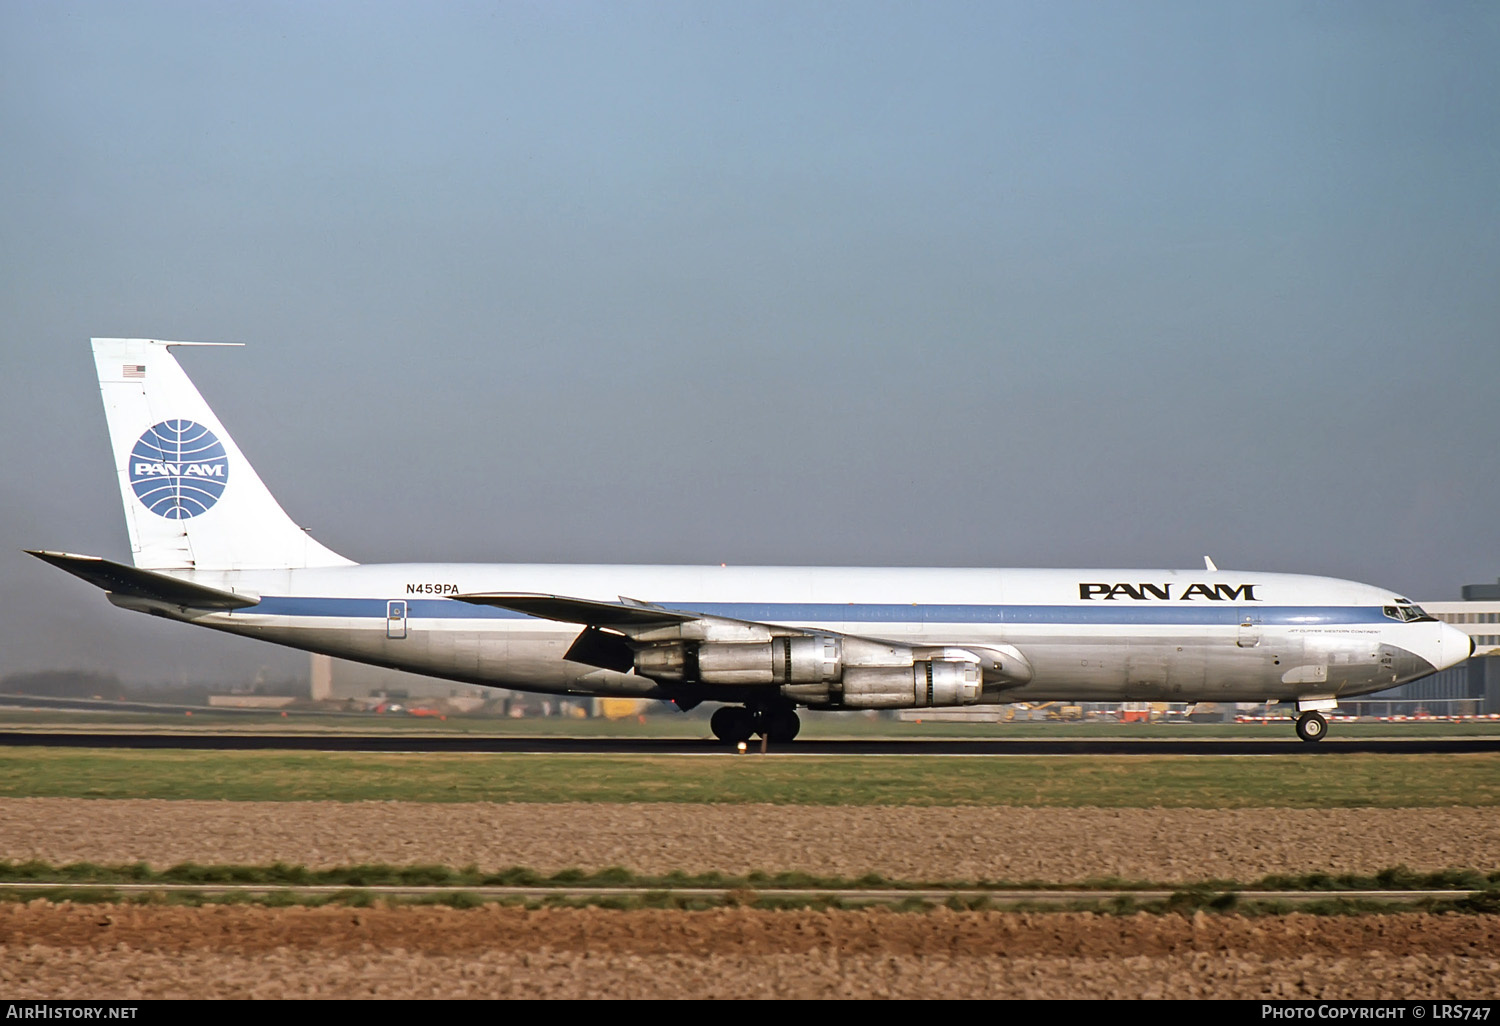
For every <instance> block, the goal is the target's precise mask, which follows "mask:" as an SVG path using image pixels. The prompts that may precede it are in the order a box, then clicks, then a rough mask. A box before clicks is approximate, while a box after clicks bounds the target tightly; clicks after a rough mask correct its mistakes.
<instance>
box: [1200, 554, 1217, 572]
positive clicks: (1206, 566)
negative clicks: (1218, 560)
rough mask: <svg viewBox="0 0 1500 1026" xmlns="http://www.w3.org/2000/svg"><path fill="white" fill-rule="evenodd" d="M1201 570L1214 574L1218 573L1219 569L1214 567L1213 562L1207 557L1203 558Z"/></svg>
mask: <svg viewBox="0 0 1500 1026" xmlns="http://www.w3.org/2000/svg"><path fill="white" fill-rule="evenodd" d="M1203 568H1204V569H1205V570H1212V571H1213V572H1214V573H1218V572H1219V568H1218V567H1216V566H1214V561H1213V560H1212V559H1210V558H1209V557H1207V556H1204V557H1203Z"/></svg>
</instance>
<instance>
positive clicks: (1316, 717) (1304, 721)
mask: <svg viewBox="0 0 1500 1026" xmlns="http://www.w3.org/2000/svg"><path fill="white" fill-rule="evenodd" d="M1327 733H1328V721H1327V720H1325V719H1324V718H1323V714H1322V713H1318V712H1305V713H1303V714H1302V715H1301V716H1298V717H1297V736H1298V737H1300V738H1301V739H1302V740H1304V741H1321V740H1323V736H1324V735H1325V734H1327Z"/></svg>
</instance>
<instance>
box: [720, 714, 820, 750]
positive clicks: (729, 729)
mask: <svg viewBox="0 0 1500 1026" xmlns="http://www.w3.org/2000/svg"><path fill="white" fill-rule="evenodd" d="M708 725H709V727H710V728H712V730H713V732H714V737H716V738H718V739H719V740H720V741H728V742H729V743H730V744H738V743H739V742H741V741H749V740H750V738H751V737H753V736H754V735H756V734H763V735H765V738H766V740H767V741H775V742H778V743H781V742H785V741H790V740H792V739H793V738H794V737H796V736H797V732H798V731H799V730H801V729H802V721H801V720H800V719H799V718H798V717H797V710H796V708H795V707H794V706H791V705H770V706H767V705H725V706H720V707H719V708H718V709H715V710H714V714H713V717H712V718H711V719H710V720H709V721H708Z"/></svg>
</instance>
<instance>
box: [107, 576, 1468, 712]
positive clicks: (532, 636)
mask: <svg viewBox="0 0 1500 1026" xmlns="http://www.w3.org/2000/svg"><path fill="white" fill-rule="evenodd" d="M172 576H174V577H179V578H181V579H183V580H189V581H192V582H194V583H197V584H203V585H208V586H210V587H214V588H219V589H221V590H225V591H228V590H233V591H237V592H246V593H252V594H253V595H255V596H257V597H258V598H259V602H258V604H256V605H254V606H251V607H249V608H246V609H241V610H235V611H232V612H213V613H203V612H191V611H189V612H174V611H173V610H172V609H170V608H164V607H162V606H160V605H157V604H152V603H146V604H145V605H144V606H143V604H142V603H140V602H137V601H133V600H129V599H119V598H117V599H115V601H117V602H118V603H119V604H120V605H124V606H128V607H133V608H147V607H149V608H150V611H153V612H158V613H161V614H164V615H168V616H175V617H176V618H179V619H185V620H189V621H191V622H194V623H198V624H201V625H203V626H207V627H213V628H217V629H220V630H226V631H231V632H233V633H236V634H242V635H245V636H248V637H254V638H260V639H262V640H266V641H271V642H275V643H277V644H282V645H288V646H291V647H294V648H299V649H305V650H308V651H312V652H321V653H326V654H329V655H334V656H340V657H344V658H348V659H355V660H360V661H363V662H367V663H374V664H377V665H382V666H390V667H396V668H400V669H404V670H411V671H415V672H418V673H424V674H430V675H432V676H437V677H443V678H448V679H452V680H458V681H465V682H469V683H474V684H481V685H489V686H496V687H505V688H513V689H519V690H526V691H539V692H554V693H575V694H588V695H633V696H654V697H660V698H671V697H684V696H687V697H694V698H699V699H703V700H710V701H714V700H718V701H743V700H746V699H747V697H754V696H756V695H768V696H769V695H774V694H775V693H776V690H775V687H774V686H771V687H770V690H769V691H767V690H766V689H765V688H756V687H748V688H747V687H723V686H713V685H706V684H699V685H680V684H679V685H674V686H670V687H664V686H662V685H660V684H658V683H657V682H656V681H654V680H652V679H650V678H647V677H644V676H640V675H638V674H636V673H634V672H619V671H616V670H608V669H600V668H598V667H595V666H590V665H586V664H583V663H578V662H573V661H569V660H566V659H564V658H563V656H564V653H566V652H567V651H568V649H569V647H570V645H571V644H572V643H573V641H574V639H575V638H577V637H578V635H579V632H580V630H581V629H582V628H581V627H580V625H579V624H577V623H565V622H556V621H553V620H548V619H540V618H537V617H534V616H527V615H525V614H522V613H517V612H511V611H508V610H504V609H497V608H493V607H488V606H481V605H471V604H468V603H466V602H461V601H455V600H454V599H452V598H449V597H446V596H450V595H455V594H473V593H484V592H508V593H542V594H550V595H565V596H572V597H575V598H580V599H592V600H597V601H603V602H611V603H617V602H620V601H621V600H622V599H624V600H626V601H639V602H647V603H652V604H654V605H657V606H661V607H665V608H667V609H675V610H688V611H692V612H695V613H699V614H708V615H715V616H722V617H731V618H735V619H739V620H747V621H758V622H762V623H768V624H777V625H785V626H792V627H798V628H804V629H808V630H813V631H828V632H831V633H837V634H841V635H852V636H858V637H864V638H874V639H880V640H884V641H889V642H893V643H896V644H901V645H908V646H916V645H921V646H938V645H959V646H962V645H969V646H983V645H995V646H1013V647H1014V648H1015V649H1018V650H1019V651H1020V652H1021V653H1023V654H1024V656H1025V658H1026V659H1027V660H1028V661H1029V663H1030V667H1031V669H1032V671H1033V673H1032V676H1031V679H1030V680H1028V681H1026V682H1024V683H1019V684H1004V683H1002V684H999V685H993V684H988V683H987V684H986V685H985V686H984V691H983V695H982V696H981V698H980V699H979V700H980V701H981V702H990V703H993V702H1016V701H1032V700H1061V699H1073V700H1080V701H1108V700H1128V699H1157V700H1164V701H1183V702H1187V701H1205V700H1223V701H1266V700H1308V699H1321V698H1343V697H1349V696H1352V695H1357V694H1364V693H1368V692H1372V691H1378V690H1381V689H1384V688H1389V687H1392V686H1394V685H1397V684H1400V683H1404V682H1406V681H1408V680H1413V679H1416V678H1418V677H1421V676H1424V675H1426V674H1430V673H1433V672H1434V671H1436V670H1439V669H1442V668H1444V667H1447V666H1451V665H1454V664H1455V663H1457V662H1460V661H1461V660H1463V659H1464V658H1466V657H1467V656H1468V654H1469V641H1468V638H1467V637H1466V636H1465V635H1463V634H1462V633H1461V632H1459V631H1456V630H1454V629H1453V628H1451V627H1447V626H1446V625H1444V624H1442V623H1438V622H1436V621H1432V620H1422V621H1417V622H1404V621H1403V620H1402V619H1400V617H1399V616H1396V615H1393V614H1394V610H1395V607H1396V606H1397V603H1404V602H1405V600H1404V599H1399V598H1398V597H1397V596H1395V595H1394V594H1393V593H1391V592H1388V591H1385V590H1383V589H1379V588H1375V587H1371V586H1368V585H1363V584H1357V583H1353V582H1349V581H1340V580H1333V579H1329V578H1320V577H1306V576H1298V575H1289V574H1257V573H1241V572H1234V571H1218V572H1214V571H1181V570H1178V571H1172V570H967V569H965V570H960V569H920V568H884V569H879V568H832V567H716V566H709V567H694V566H557V565H524V564H522V565H484V564H451V563H435V564H434V563H425V564H417V563H413V564H385V565H377V564H370V565H354V566H339V567H324V568H307V569H292V570H247V571H174V572H172ZM786 694H787V697H790V698H793V699H794V700H797V701H801V702H803V703H804V704H812V705H822V706H832V707H837V706H838V702H837V700H836V698H835V699H832V700H809V699H808V698H807V697H806V695H805V694H802V695H794V694H792V693H791V692H787V693H786Z"/></svg>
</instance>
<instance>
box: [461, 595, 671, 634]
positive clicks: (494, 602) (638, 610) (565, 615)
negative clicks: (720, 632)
mask: <svg viewBox="0 0 1500 1026" xmlns="http://www.w3.org/2000/svg"><path fill="white" fill-rule="evenodd" d="M451 597H452V598H456V599H458V600H459V601H460V602H468V603H471V604H473V605H476V606H495V607H497V608H499V609H509V610H511V611H512V612H515V613H525V614H527V615H528V616H539V617H541V618H542V619H544V620H559V621H561V622H562V623H581V624H584V625H586V626H589V627H613V628H616V629H620V630H622V631H623V630H625V629H627V628H641V627H661V626H666V625H669V624H674V623H687V622H688V621H689V620H696V619H698V614H697V613H674V612H672V611H671V610H668V609H663V608H662V607H660V606H652V605H647V604H645V603H628V602H596V601H594V600H593V599H579V598H568V597H567V596H564V595H540V594H533V593H531V592H484V593H474V594H469V595H454V596H451Z"/></svg>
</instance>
